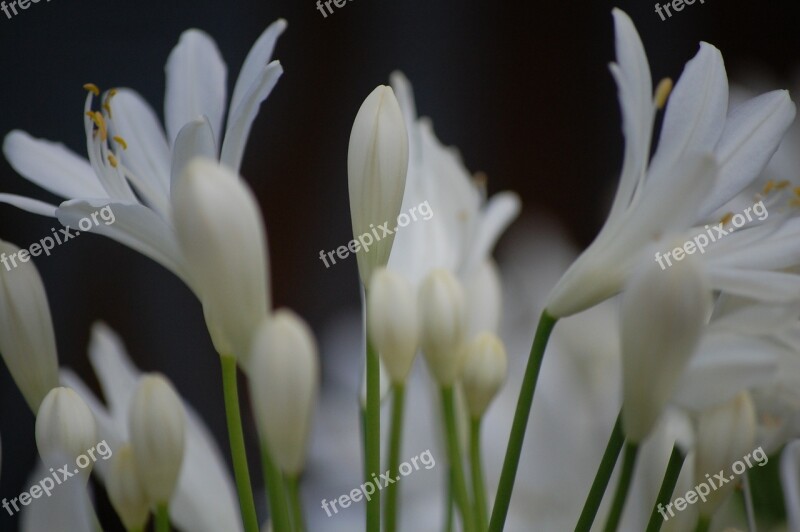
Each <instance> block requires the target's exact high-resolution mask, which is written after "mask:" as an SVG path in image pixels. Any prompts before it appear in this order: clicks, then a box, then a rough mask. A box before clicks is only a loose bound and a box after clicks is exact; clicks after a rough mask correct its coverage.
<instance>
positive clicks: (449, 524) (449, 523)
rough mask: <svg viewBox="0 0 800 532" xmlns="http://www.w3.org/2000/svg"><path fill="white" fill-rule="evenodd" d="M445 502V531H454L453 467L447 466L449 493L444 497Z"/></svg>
mask: <svg viewBox="0 0 800 532" xmlns="http://www.w3.org/2000/svg"><path fill="white" fill-rule="evenodd" d="M444 502H445V504H446V505H447V506H446V507H445V521H444V532H453V505H454V502H455V501H453V468H452V467H448V468H447V493H446V494H445V499H444Z"/></svg>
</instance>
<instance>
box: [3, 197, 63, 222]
mask: <svg viewBox="0 0 800 532" xmlns="http://www.w3.org/2000/svg"><path fill="white" fill-rule="evenodd" d="M0 203H8V204H9V205H13V206H14V207H17V208H18V209H22V210H23V211H28V212H30V213H33V214H39V215H41V216H51V217H53V218H55V216H56V209H57V208H58V207H56V206H55V205H50V204H49V203H45V202H43V201H39V200H37V199H33V198H26V197H25V196H17V195H16V194H0Z"/></svg>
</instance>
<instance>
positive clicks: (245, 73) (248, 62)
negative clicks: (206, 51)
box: [228, 18, 286, 115]
mask: <svg viewBox="0 0 800 532" xmlns="http://www.w3.org/2000/svg"><path fill="white" fill-rule="evenodd" d="M285 30H286V20H284V19H282V18H279V19H278V20H276V21H275V22H273V23H272V24H270V25H269V26H268V27H267V29H265V30H264V32H263V33H262V34H261V36H260V37H259V38H258V39H257V40H256V42H255V44H253V47H252V48H251V49H250V51H249V52H248V53H247V58H245V60H244V63H243V64H242V69H241V70H240V71H239V77H238V78H237V80H236V86H235V87H234V88H233V96H232V97H231V106H230V108H229V109H228V113H229V115H233V112H234V111H235V110H236V108H237V107H239V105H240V104H241V103H242V102H243V101H244V99H245V97H246V96H247V93H248V92H250V87H252V86H253V85H254V84H256V83H258V78H259V77H261V73H262V71H263V69H264V67H265V66H266V65H267V63H269V62H270V60H271V59H272V52H273V51H274V50H275V43H276V42H277V41H278V37H280V36H281V34H282V33H283V32H284V31H285Z"/></svg>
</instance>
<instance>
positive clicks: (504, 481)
mask: <svg viewBox="0 0 800 532" xmlns="http://www.w3.org/2000/svg"><path fill="white" fill-rule="evenodd" d="M557 321H558V318H556V317H554V316H551V315H550V314H549V313H548V312H547V310H545V311H544V312H542V317H541V318H539V326H538V327H537V328H536V336H535V337H534V339H533V345H531V353H530V355H529V356H528V367H527V368H526V369H525V377H523V379H522V388H521V389H520V392H519V399H518V400H517V410H516V412H515V413H514V422H513V424H512V425H511V435H510V436H509V438H508V448H507V449H506V458H505V460H504V461H503V471H502V473H501V474H500V482H499V484H498V486H497V497H495V500H494V508H493V509H492V519H491V521H490V522H489V531H490V532H500V531H501V530H503V527H504V526H505V523H506V516H507V515H508V505H509V504H510V503H511V492H512V491H513V490H514V479H515V478H516V476H517V469H518V468H519V457H520V455H521V454H522V442H523V440H524V439H525V429H526V428H527V427H528V417H529V416H530V413H531V405H532V404H533V394H534V392H535V391H536V381H537V380H538V379H539V368H541V367H542V358H544V351H545V348H546V347H547V341H548V339H549V338H550V333H551V332H552V331H553V327H555V324H556V322H557Z"/></svg>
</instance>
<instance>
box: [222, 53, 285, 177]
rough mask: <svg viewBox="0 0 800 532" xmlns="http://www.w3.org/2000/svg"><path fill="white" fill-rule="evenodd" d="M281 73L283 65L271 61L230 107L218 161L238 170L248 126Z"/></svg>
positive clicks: (251, 123) (248, 130)
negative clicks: (233, 105) (238, 102)
mask: <svg viewBox="0 0 800 532" xmlns="http://www.w3.org/2000/svg"><path fill="white" fill-rule="evenodd" d="M281 74H283V67H282V66H281V64H280V63H279V62H278V61H273V62H272V63H270V64H269V65H267V66H266V67H264V69H263V70H262V71H261V72H260V73H259V75H258V76H257V77H256V78H255V80H254V81H253V84H252V85H250V87H249V90H248V91H247V92H246V93H245V95H244V97H243V98H242V101H241V103H240V104H239V105H238V106H237V107H235V108H234V107H231V114H230V116H229V117H228V128H227V129H226V130H225V138H224V139H223V142H222V153H221V154H220V161H221V162H222V163H223V164H226V165H228V167H229V168H231V169H233V170H234V171H236V172H238V171H239V167H240V166H241V164H242V156H243V155H244V148H245V146H246V145H247V137H248V136H249V135H250V127H251V126H252V125H253V121H254V120H255V119H256V115H258V108H259V106H260V105H261V102H263V101H264V100H266V99H267V97H268V96H269V93H270V92H272V89H274V88H275V84H276V83H278V79H279V78H280V77H281Z"/></svg>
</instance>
